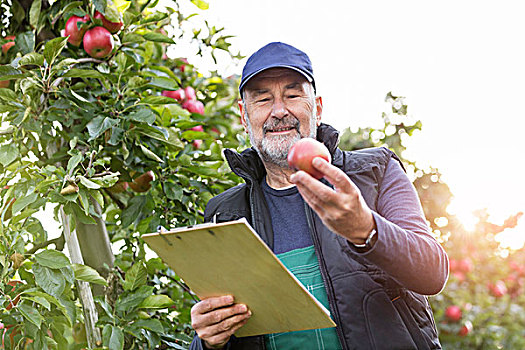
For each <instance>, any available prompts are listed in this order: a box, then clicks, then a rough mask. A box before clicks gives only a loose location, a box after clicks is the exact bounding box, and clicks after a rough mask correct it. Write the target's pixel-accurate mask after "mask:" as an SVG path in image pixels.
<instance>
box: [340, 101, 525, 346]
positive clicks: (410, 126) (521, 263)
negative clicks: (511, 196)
mask: <svg viewBox="0 0 525 350" xmlns="http://www.w3.org/2000/svg"><path fill="white" fill-rule="evenodd" d="M386 101H387V102H388V103H389V105H391V110H389V111H388V112H385V113H383V114H382V119H383V126H382V127H381V128H378V129H373V128H359V129H356V130H354V129H350V128H348V129H346V130H345V131H344V132H343V134H342V137H341V143H340V144H341V147H342V148H344V149H349V150H352V149H359V148H364V147H372V146H387V147H389V148H390V149H392V150H394V151H395V152H396V153H397V154H398V155H399V156H401V158H402V160H403V163H404V164H405V166H406V167H407V172H408V173H409V174H413V176H414V178H415V179H414V181H413V183H414V186H415V187H416V190H417V191H418V194H419V197H420V199H421V203H422V205H423V210H424V212H425V216H426V218H427V220H428V222H429V224H430V226H431V228H432V230H433V232H434V234H435V237H436V238H437V239H438V240H439V241H440V242H441V243H442V245H443V247H444V248H445V250H446V251H447V254H448V256H449V259H450V277H449V281H448V283H447V285H446V287H445V289H444V290H443V291H442V292H441V293H440V294H438V295H437V296H433V297H431V298H430V302H431V305H432V308H433V311H434V317H435V320H436V323H437V326H438V331H439V335H440V340H441V343H442V346H443V348H444V349H523V348H525V294H524V290H523V285H524V283H525V250H524V248H523V247H522V248H521V249H519V250H512V249H509V248H503V247H502V246H501V244H500V243H499V241H498V240H497V235H498V234H499V233H501V232H503V231H504V230H506V229H512V228H514V227H516V225H517V223H518V220H519V219H520V217H521V216H522V213H516V214H512V215H510V214H509V217H508V218H507V220H505V222H503V223H501V224H495V223H492V222H490V220H489V215H488V213H486V212H485V211H484V210H480V211H478V212H477V218H478V223H477V225H476V227H475V229H474V230H472V231H467V230H465V228H464V227H463V226H462V225H461V223H460V222H459V221H458V219H457V218H456V217H454V216H453V215H451V214H449V213H448V212H447V206H448V204H449V203H450V201H451V199H452V193H451V192H450V190H449V188H448V186H447V185H446V184H445V183H444V182H443V181H442V179H441V174H440V173H439V171H438V170H437V169H432V168H431V169H420V168H418V167H417V166H416V164H415V162H413V161H410V160H408V159H405V158H403V152H404V151H405V149H406V147H405V146H404V143H403V141H406V139H407V138H408V137H410V136H412V135H413V134H414V132H416V131H417V130H421V127H422V125H421V122H420V121H418V120H415V119H414V118H412V117H410V116H409V114H408V106H407V105H406V103H405V98H404V97H400V96H393V95H392V94H391V93H388V94H387V96H386ZM450 307H452V308H454V307H458V308H459V310H460V311H459V313H456V314H455V317H454V315H453V314H452V313H451V311H450V310H449V308H450ZM451 310H452V309H451ZM447 311H448V313H449V316H447ZM451 316H452V317H451Z"/></svg>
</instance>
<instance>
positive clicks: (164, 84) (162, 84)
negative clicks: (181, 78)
mask: <svg viewBox="0 0 525 350" xmlns="http://www.w3.org/2000/svg"><path fill="white" fill-rule="evenodd" d="M148 85H150V86H153V87H157V88H160V89H163V90H177V89H179V88H180V86H179V84H178V83H177V82H176V81H175V80H173V79H170V78H166V77H153V78H152V79H151V81H150V82H149V83H148Z"/></svg>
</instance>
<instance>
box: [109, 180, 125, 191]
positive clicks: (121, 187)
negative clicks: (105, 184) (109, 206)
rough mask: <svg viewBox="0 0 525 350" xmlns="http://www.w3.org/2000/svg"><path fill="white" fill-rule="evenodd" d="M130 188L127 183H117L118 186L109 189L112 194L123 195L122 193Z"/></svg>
mask: <svg viewBox="0 0 525 350" xmlns="http://www.w3.org/2000/svg"><path fill="white" fill-rule="evenodd" d="M128 187H129V183H127V182H117V183H116V184H114V185H113V186H111V187H110V188H108V190H109V191H110V192H111V193H122V192H124V191H126V190H127V189H128Z"/></svg>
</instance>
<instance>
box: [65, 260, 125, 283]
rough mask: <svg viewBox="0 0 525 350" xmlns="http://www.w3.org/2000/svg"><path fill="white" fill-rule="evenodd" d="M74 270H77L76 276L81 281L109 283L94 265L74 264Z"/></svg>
mask: <svg viewBox="0 0 525 350" xmlns="http://www.w3.org/2000/svg"><path fill="white" fill-rule="evenodd" d="M73 271H74V272H75V278H76V279H77V280H79V281H85V282H89V283H95V284H101V285H104V286H107V285H108V282H106V280H105V279H104V278H102V276H100V275H99V274H98V272H97V270H95V269H94V268H92V267H89V266H87V265H80V264H73ZM126 277H127V276H126Z"/></svg>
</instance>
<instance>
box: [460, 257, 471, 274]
mask: <svg viewBox="0 0 525 350" xmlns="http://www.w3.org/2000/svg"><path fill="white" fill-rule="evenodd" d="M472 268H473V264H472V260H470V259H469V258H463V259H461V260H460V261H459V262H458V269H459V270H460V271H462V272H464V273H469V272H470V271H472Z"/></svg>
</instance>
